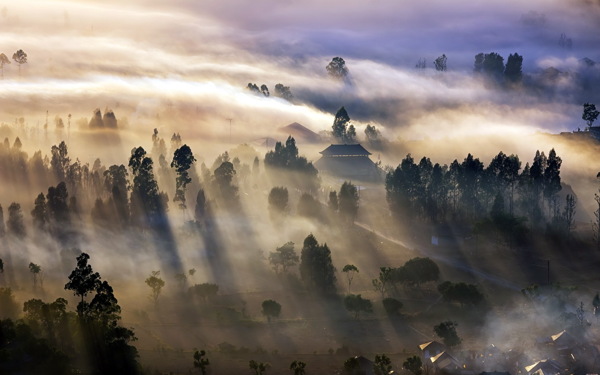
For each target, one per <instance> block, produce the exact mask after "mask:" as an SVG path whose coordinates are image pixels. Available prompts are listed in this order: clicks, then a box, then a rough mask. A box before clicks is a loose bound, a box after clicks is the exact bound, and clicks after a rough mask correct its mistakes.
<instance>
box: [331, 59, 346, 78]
mask: <svg viewBox="0 0 600 375" xmlns="http://www.w3.org/2000/svg"><path fill="white" fill-rule="evenodd" d="M325 68H326V69H327V73H328V74H329V76H330V77H333V78H336V79H340V80H343V79H345V78H346V77H347V76H348V73H349V72H348V68H347V67H346V62H345V61H344V59H343V58H341V57H334V58H333V59H332V60H331V62H330V63H329V64H327V66H326V67H325Z"/></svg>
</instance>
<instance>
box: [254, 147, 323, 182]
mask: <svg viewBox="0 0 600 375" xmlns="http://www.w3.org/2000/svg"><path fill="white" fill-rule="evenodd" d="M264 163H265V169H266V170H267V172H268V173H270V174H271V177H273V179H275V180H277V181H276V182H278V183H281V184H282V185H288V184H290V183H291V184H292V186H293V187H297V188H301V189H303V190H309V191H312V190H316V189H317V188H318V187H319V177H318V171H317V169H316V168H315V167H314V166H313V164H312V163H311V162H309V161H308V160H306V158H305V157H304V156H299V155H298V147H296V140H295V139H294V137H291V136H289V137H288V138H287V140H286V141H285V144H282V143H281V142H277V143H276V144H275V149H274V150H272V151H269V152H267V153H266V155H265V160H264ZM286 172H287V173H286Z"/></svg>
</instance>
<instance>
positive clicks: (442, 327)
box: [433, 321, 462, 347]
mask: <svg viewBox="0 0 600 375" xmlns="http://www.w3.org/2000/svg"><path fill="white" fill-rule="evenodd" d="M457 326H458V324H457V323H454V322H451V321H445V322H442V323H440V324H438V325H436V326H434V327H433V331H434V332H435V334H436V335H438V336H439V337H440V338H442V339H443V340H444V345H446V346H448V347H451V346H456V345H458V344H460V343H461V341H462V340H461V339H460V337H458V334H457V333H456V327H457Z"/></svg>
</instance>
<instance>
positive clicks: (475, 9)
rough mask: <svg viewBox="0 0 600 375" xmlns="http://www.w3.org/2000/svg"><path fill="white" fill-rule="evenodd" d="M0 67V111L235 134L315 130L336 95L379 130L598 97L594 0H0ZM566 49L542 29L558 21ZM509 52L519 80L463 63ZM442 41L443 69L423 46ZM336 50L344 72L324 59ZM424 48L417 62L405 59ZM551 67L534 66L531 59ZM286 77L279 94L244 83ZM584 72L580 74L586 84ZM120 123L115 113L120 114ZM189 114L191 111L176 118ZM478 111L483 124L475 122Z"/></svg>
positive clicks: (576, 119) (411, 130) (514, 121)
mask: <svg viewBox="0 0 600 375" xmlns="http://www.w3.org/2000/svg"><path fill="white" fill-rule="evenodd" d="M0 25H1V30H2V31H1V32H0V53H1V52H3V53H5V54H6V55H7V56H8V57H9V58H10V57H11V56H12V53H13V52H14V51H16V50H18V49H23V50H24V51H25V52H26V53H27V54H28V63H27V64H24V65H23V66H22V67H21V68H20V70H21V71H20V72H19V67H18V66H17V64H16V63H15V62H13V63H12V64H11V65H5V66H4V72H3V73H4V79H3V80H2V81H1V82H0V85H1V86H0V87H2V88H3V89H2V90H1V91H0V99H1V100H2V102H3V106H2V107H3V111H1V113H0V121H3V122H7V123H10V122H13V121H14V119H15V118H18V117H25V118H26V120H27V122H28V124H29V125H30V126H34V124H39V123H40V122H41V123H44V122H45V116H46V111H48V113H49V117H50V118H53V117H54V116H56V115H59V116H61V117H65V116H66V115H67V113H72V114H73V116H74V119H76V118H81V117H88V118H89V116H90V115H91V113H92V111H93V109H95V108H101V109H103V110H104V109H105V108H112V109H113V110H114V111H115V113H116V115H117V117H120V118H121V119H125V118H126V119H127V121H126V123H127V124H128V125H129V126H131V127H132V128H136V129H139V128H144V127H152V126H154V125H155V124H148V119H149V118H157V117H160V116H161V115H162V116H163V118H165V116H167V117H168V118H169V119H171V120H172V121H171V122H170V123H169V122H167V121H165V122H164V123H163V125H162V126H164V127H166V128H168V130H169V131H170V130H172V129H175V128H177V130H179V131H181V132H183V133H186V134H188V135H189V136H190V137H197V136H208V137H217V138H219V137H220V138H225V137H227V136H228V129H227V126H226V125H227V124H228V119H232V122H233V123H235V127H236V128H235V129H236V131H235V133H236V135H239V137H240V140H247V139H252V138H253V137H256V138H260V137H264V136H269V135H270V134H271V133H272V132H273V129H275V128H277V127H280V126H284V125H287V124H289V123H291V122H294V121H296V122H300V123H302V124H303V125H305V126H307V127H309V128H310V129H312V130H314V131H316V132H318V131H322V130H328V129H330V127H331V123H332V120H333V115H334V113H335V112H336V110H337V109H338V108H339V107H341V106H345V107H346V109H347V110H348V113H349V114H350V117H351V118H352V119H353V120H354V122H355V124H356V126H357V128H358V129H359V132H360V131H361V130H362V129H364V126H366V124H369V123H370V124H374V125H376V126H378V128H379V129H381V130H382V131H383V132H384V134H385V135H387V136H388V137H390V138H392V139H393V138H396V137H401V138H403V139H420V138H423V137H431V136H439V135H444V136H453V135H455V136H460V135H461V134H473V133H475V134H479V133H481V134H483V135H493V134H497V133H501V132H502V133H506V134H518V133H520V132H526V133H533V132H538V131H542V132H545V131H547V132H559V131H565V130H574V129H576V128H577V127H582V126H583V125H584V123H583V121H582V120H581V105H582V104H583V102H584V101H591V102H593V101H594V100H597V101H600V94H598V90H593V89H590V87H597V83H600V65H596V66H594V67H584V66H583V64H581V63H580V59H582V58H584V57H588V58H590V59H591V60H593V61H599V62H600V49H598V48H597V46H600V33H599V32H598V31H599V29H600V26H599V25H600V2H599V1H593V0H586V1H584V0H581V1H564V0H563V1H551V0H534V1H528V2H522V1H513V0H505V1H496V0H494V1H486V2H476V1H461V2H447V1H442V0H428V1H413V0H410V1H401V2H399V1H393V0H375V1H358V0H351V1H338V0H331V1H327V2H326V3H323V2H321V1H316V0H305V1H298V0H289V1H275V0H257V1H251V2H250V1H241V0H228V1H216V0H209V1H201V2H199V1H191V0H189V1H184V0H175V1H164V0H163V1H159V0H150V1H141V0H139V1H138V0H130V1H127V2H121V1H92V0H90V1H48V0H44V1H36V0H24V1H19V2H6V1H0ZM563 33H564V34H565V35H566V37H567V38H570V39H572V41H573V47H572V48H571V49H567V48H562V47H560V46H559V44H558V40H559V37H560V35H561V34H563ZM479 52H484V53H489V52H497V53H500V54H501V55H502V56H504V59H505V61H506V59H507V57H508V55H509V54H510V53H515V52H517V53H519V54H520V55H523V56H524V62H523V71H524V74H525V75H526V77H529V79H530V80H533V81H534V82H535V83H536V85H537V86H535V89H528V90H524V89H520V90H516V89H515V90H500V89H498V88H495V87H489V85H486V84H484V83H482V82H481V80H479V79H478V78H476V77H474V75H473V73H472V67H473V60H474V56H475V55H476V54H477V53H479ZM441 54H445V55H446V56H447V57H448V71H447V72H445V73H443V74H442V73H438V72H436V71H435V69H434V68H433V64H432V63H433V60H434V59H435V58H436V57H438V56H440V55H441ZM335 56H341V57H343V58H344V59H345V61H346V65H347V67H348V69H349V71H350V82H349V83H346V84H343V83H339V82H335V81H332V80H331V79H330V78H329V77H328V76H327V74H326V70H325V66H326V65H327V63H328V62H329V61H330V60H331V59H332V58H333V57H335ZM419 59H425V61H426V62H427V69H424V70H418V69H416V68H415V64H416V63H417V61H418V60H419ZM549 67H554V68H557V69H558V70H559V71H560V72H561V74H560V75H559V76H558V78H557V79H556V80H555V81H552V82H551V83H548V82H546V81H543V85H542V86H540V80H541V78H540V77H543V75H542V72H543V69H546V68H549ZM249 82H253V83H257V84H258V85H259V86H260V85H261V84H263V83H264V84H266V85H267V86H268V87H269V88H270V89H271V91H273V88H274V86H275V84H277V83H282V84H284V85H286V86H290V88H291V91H292V93H293V94H294V97H295V100H294V102H293V104H290V103H288V102H286V101H283V100H280V99H275V98H269V99H265V98H261V97H257V96H254V95H252V94H250V93H249V92H248V91H247V90H245V87H246V85H247V84H248V83H249ZM588 86H589V87H588ZM122 123H125V122H122ZM192 123H193V125H192ZM482 125H485V126H482Z"/></svg>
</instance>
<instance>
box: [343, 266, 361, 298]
mask: <svg viewBox="0 0 600 375" xmlns="http://www.w3.org/2000/svg"><path fill="white" fill-rule="evenodd" d="M342 272H343V273H345V274H346V279H347V280H348V293H350V286H351V285H352V280H353V279H354V276H355V275H356V274H357V273H358V267H356V266H355V265H354V264H346V265H345V266H344V268H343V269H342Z"/></svg>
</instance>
